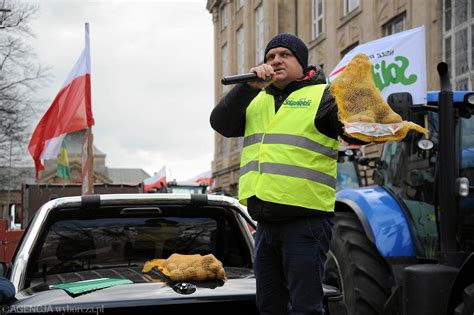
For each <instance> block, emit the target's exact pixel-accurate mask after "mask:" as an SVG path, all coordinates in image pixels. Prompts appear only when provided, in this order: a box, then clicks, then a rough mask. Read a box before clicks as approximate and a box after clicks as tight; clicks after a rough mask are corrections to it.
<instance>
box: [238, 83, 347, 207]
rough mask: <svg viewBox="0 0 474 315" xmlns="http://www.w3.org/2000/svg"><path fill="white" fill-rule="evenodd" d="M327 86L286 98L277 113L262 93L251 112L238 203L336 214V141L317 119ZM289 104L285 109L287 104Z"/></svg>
mask: <svg viewBox="0 0 474 315" xmlns="http://www.w3.org/2000/svg"><path fill="white" fill-rule="evenodd" d="M324 88H325V85H317V86H309V87H305V88H302V89H300V90H298V91H295V92H293V93H292V94H290V96H288V98H287V100H288V102H286V101H285V102H284V103H283V104H282V107H281V108H280V110H279V112H278V113H277V114H275V107H274V100H273V96H271V95H269V94H266V93H265V92H264V91H262V92H261V93H259V95H257V97H256V98H255V99H254V100H253V101H252V103H251V104H250V105H249V107H248V108H247V113H246V129H245V137H244V144H243V149H242V158H241V167H240V180H239V200H240V202H241V203H242V204H246V202H247V199H248V198H250V197H251V196H254V195H256V196H257V197H259V198H260V199H262V200H266V201H270V202H275V203H282V204H288V205H294V206H301V207H305V208H310V209H317V210H323V211H333V208H334V202H335V187H336V173H337V154H338V151H337V147H338V141H337V140H336V139H333V138H329V137H327V136H325V135H323V134H321V133H319V132H318V131H317V130H316V128H315V127H314V117H315V115H316V112H317V109H318V108H319V102H320V100H321V97H322V94H323V92H324ZM285 105H286V106H285Z"/></svg>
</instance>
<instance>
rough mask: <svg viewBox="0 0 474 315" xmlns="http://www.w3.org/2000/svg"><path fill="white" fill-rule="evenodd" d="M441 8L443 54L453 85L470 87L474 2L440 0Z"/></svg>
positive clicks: (467, 88) (459, 87)
mask: <svg viewBox="0 0 474 315" xmlns="http://www.w3.org/2000/svg"><path fill="white" fill-rule="evenodd" d="M442 8H443V14H442V17H443V19H444V20H443V25H444V28H443V29H444V33H443V57H444V60H445V61H446V63H447V64H448V67H449V69H450V75H451V78H452V81H451V82H452V84H453V87H454V88H456V89H465V90H470V89H472V88H473V87H474V86H473V82H472V78H473V77H474V71H473V68H474V3H473V2H472V1H471V0H443V6H442ZM469 15H471V17H470V16H469Z"/></svg>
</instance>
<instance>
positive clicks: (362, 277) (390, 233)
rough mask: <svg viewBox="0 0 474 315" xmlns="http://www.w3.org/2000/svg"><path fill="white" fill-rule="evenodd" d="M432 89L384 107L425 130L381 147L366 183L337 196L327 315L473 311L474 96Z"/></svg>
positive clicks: (444, 79)
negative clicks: (332, 294)
mask: <svg viewBox="0 0 474 315" xmlns="http://www.w3.org/2000/svg"><path fill="white" fill-rule="evenodd" d="M438 73H439V74H440V80H441V89H440V91H439V92H430V93H429V94H428V104H427V105H422V106H421V105H418V106H414V105H413V104H411V103H412V102H411V96H410V95H409V94H407V93H397V94H392V95H391V96H390V97H389V100H388V102H389V104H390V105H391V107H392V108H393V109H394V110H395V111H396V112H398V113H399V114H400V115H401V116H402V117H403V118H404V119H405V120H411V121H414V122H416V123H418V124H420V125H424V126H426V127H427V128H428V129H429V134H428V135H427V136H425V135H422V134H418V133H414V132H413V133H409V134H408V135H407V137H406V138H405V139H404V140H403V141H400V142H387V143H385V144H384V147H383V150H382V153H381V156H380V157H379V158H377V159H370V160H369V159H365V158H361V159H359V162H360V163H364V162H365V164H369V165H372V166H373V167H374V182H375V185H374V186H369V187H360V188H348V189H341V190H339V191H338V192H337V201H336V223H335V226H334V230H333V239H332V241H331V245H330V251H329V253H328V259H327V262H326V270H325V279H324V282H325V283H326V284H329V285H332V286H335V287H337V288H339V290H340V291H341V292H342V294H343V303H342V307H341V306H340V305H339V306H338V308H337V311H336V312H331V309H330V314H331V315H333V314H348V315H355V314H361V315H371V314H400V315H415V314H416V315H423V314H426V315H437V314H440V315H441V314H443V315H445V314H450V315H451V314H456V315H468V314H469V315H473V314H474V254H473V252H474V192H473V191H474V190H473V187H474V186H472V185H470V183H471V184H472V183H474V117H471V114H472V112H473V111H474V92H472V91H455V92H453V91H451V87H450V83H449V75H448V68H447V65H446V64H445V63H440V64H439V65H438Z"/></svg>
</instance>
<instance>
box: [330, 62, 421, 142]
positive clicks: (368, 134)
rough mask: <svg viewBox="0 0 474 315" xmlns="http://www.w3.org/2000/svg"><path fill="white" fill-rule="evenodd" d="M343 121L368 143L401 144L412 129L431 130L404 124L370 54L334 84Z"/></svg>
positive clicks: (356, 136) (332, 88)
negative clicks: (377, 81)
mask: <svg viewBox="0 0 474 315" xmlns="http://www.w3.org/2000/svg"><path fill="white" fill-rule="evenodd" d="M331 93H332V95H333V96H334V98H335V100H336V104H337V107H338V112H339V120H340V121H341V122H342V123H343V124H344V126H345V128H346V132H347V133H348V134H349V135H350V136H351V137H353V138H356V139H360V140H362V141H366V142H385V141H399V140H402V139H403V138H405V136H406V134H407V132H408V131H409V130H410V129H413V130H415V131H418V132H421V133H425V134H426V133H427V132H428V130H426V129H425V128H423V127H421V126H419V125H417V124H415V123H413V122H411V121H403V120H402V118H401V117H400V115H398V114H397V113H395V112H394V111H393V110H392V109H391V108H390V106H389V105H388V104H387V103H386V102H385V101H384V99H383V98H382V95H381V94H380V91H379V90H378V89H377V86H376V85H375V82H374V79H373V76H372V71H371V63H370V61H369V58H368V57H367V55H364V54H358V55H356V56H355V57H354V58H352V60H351V61H350V62H349V64H347V66H346V68H345V69H344V71H343V72H342V73H341V74H340V75H339V76H337V77H336V79H335V80H334V82H333V83H332V85H331Z"/></svg>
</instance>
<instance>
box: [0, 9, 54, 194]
mask: <svg viewBox="0 0 474 315" xmlns="http://www.w3.org/2000/svg"><path fill="white" fill-rule="evenodd" d="M0 9H1V10H0V167H8V166H9V165H10V164H11V163H13V164H16V162H18V161H19V160H20V159H21V157H22V156H24V155H25V153H26V149H25V148H26V144H27V142H28V140H29V136H30V134H31V132H32V128H31V123H32V120H33V118H34V116H35V108H38V105H40V103H42V102H41V100H39V99H38V98H37V94H36V91H37V90H38V89H39V88H40V87H41V86H43V85H44V84H45V83H46V82H47V79H48V77H49V69H45V68H43V67H41V65H40V64H39V62H38V61H37V58H36V55H35V54H34V52H33V50H32V48H31V47H30V46H29V45H28V40H30V39H32V38H33V37H34V34H33V32H32V30H31V29H30V27H29V22H30V21H31V19H32V18H33V17H34V15H35V14H36V13H37V11H38V9H39V7H38V5H35V4H31V3H23V2H21V1H19V0H0ZM2 184H4V183H2V180H1V179H0V189H1V188H2V186H3V185H2Z"/></svg>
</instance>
